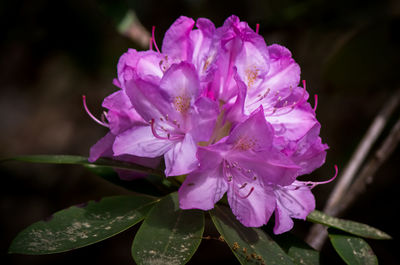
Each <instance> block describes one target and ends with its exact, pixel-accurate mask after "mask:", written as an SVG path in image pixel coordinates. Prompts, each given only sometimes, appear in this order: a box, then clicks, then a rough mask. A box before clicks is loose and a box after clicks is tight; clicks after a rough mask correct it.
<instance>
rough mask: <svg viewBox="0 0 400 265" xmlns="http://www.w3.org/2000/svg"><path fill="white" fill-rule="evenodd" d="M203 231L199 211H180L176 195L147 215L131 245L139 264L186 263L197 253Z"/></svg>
mask: <svg viewBox="0 0 400 265" xmlns="http://www.w3.org/2000/svg"><path fill="white" fill-rule="evenodd" d="M203 231H204V215H203V212H202V211H199V210H181V209H179V203H178V196H177V193H172V194H170V195H168V196H166V197H165V198H164V199H162V200H161V201H160V202H159V203H158V204H157V205H156V206H155V207H154V208H153V209H152V210H151V211H150V212H149V214H148V216H147V218H146V220H145V221H144V222H143V224H142V225H141V227H140V229H139V231H138V232H137V234H136V236H135V239H134V241H133V244H132V256H133V258H134V260H135V262H136V263H137V264H140V265H142V264H149V265H150V264H151V265H154V264H162V265H169V264H174V265H177V264H185V263H186V262H188V261H189V259H190V258H191V257H192V256H193V254H194V253H195V252H196V250H197V248H198V246H199V245H200V242H201V237H202V235H203Z"/></svg>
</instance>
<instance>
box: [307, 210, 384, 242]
mask: <svg viewBox="0 0 400 265" xmlns="http://www.w3.org/2000/svg"><path fill="white" fill-rule="evenodd" d="M307 220H308V221H310V222H313V223H318V224H323V225H326V226H329V227H334V228H336V229H339V230H342V231H345V232H348V233H350V234H353V235H356V236H361V237H365V238H372V239H391V237H390V236H389V235H388V234H386V233H385V232H382V231H381V230H379V229H376V228H374V227H371V226H369V225H366V224H362V223H358V222H354V221H348V220H344V219H339V218H336V217H332V216H329V215H327V214H325V213H323V212H320V211H316V210H315V211H313V212H311V213H310V214H309V215H308V216H307Z"/></svg>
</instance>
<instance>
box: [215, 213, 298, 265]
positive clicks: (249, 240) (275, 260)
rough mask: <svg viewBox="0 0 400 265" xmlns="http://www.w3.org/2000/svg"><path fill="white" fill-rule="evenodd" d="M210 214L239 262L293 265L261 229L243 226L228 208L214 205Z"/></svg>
mask: <svg viewBox="0 0 400 265" xmlns="http://www.w3.org/2000/svg"><path fill="white" fill-rule="evenodd" d="M210 215H211V218H212V220H213V222H214V224H215V227H216V228H217V230H218V232H219V233H220V234H221V235H222V236H223V237H224V239H225V241H226V243H227V244H228V245H229V247H230V248H231V250H232V251H233V254H235V256H236V258H237V259H238V260H239V262H240V263H241V264H268V265H269V264H279V265H286V264H287V265H289V264H290V265H293V262H292V261H291V259H290V257H289V256H287V255H286V253H285V252H284V251H283V250H282V249H281V248H280V247H279V245H278V244H277V243H275V241H273V240H272V239H271V238H270V237H269V236H268V235H267V234H266V233H264V232H263V231H262V230H261V229H257V228H251V227H245V226H243V225H242V224H241V223H240V222H239V221H237V220H236V217H235V216H234V215H233V214H232V211H231V210H230V209H229V208H227V207H224V206H217V205H216V206H215V208H214V209H213V210H211V211H210Z"/></svg>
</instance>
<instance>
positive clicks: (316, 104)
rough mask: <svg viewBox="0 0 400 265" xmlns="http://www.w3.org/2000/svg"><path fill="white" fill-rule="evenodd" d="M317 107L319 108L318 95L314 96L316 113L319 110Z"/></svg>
mask: <svg viewBox="0 0 400 265" xmlns="http://www.w3.org/2000/svg"><path fill="white" fill-rule="evenodd" d="M317 106H318V95H317V94H315V95H314V108H313V111H314V112H315V111H316V110H317Z"/></svg>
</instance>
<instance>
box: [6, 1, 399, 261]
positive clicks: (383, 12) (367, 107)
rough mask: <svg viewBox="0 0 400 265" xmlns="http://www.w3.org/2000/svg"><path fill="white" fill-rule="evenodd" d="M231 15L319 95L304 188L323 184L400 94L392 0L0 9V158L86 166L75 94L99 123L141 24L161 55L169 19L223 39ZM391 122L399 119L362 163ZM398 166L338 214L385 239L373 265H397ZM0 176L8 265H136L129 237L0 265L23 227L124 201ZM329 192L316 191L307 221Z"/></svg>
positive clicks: (97, 131)
mask: <svg viewBox="0 0 400 265" xmlns="http://www.w3.org/2000/svg"><path fill="white" fill-rule="evenodd" d="M129 10H130V12H128V11H129ZM231 14H236V15H238V16H239V17H240V19H241V20H244V21H247V22H248V23H249V25H250V26H251V27H253V28H255V26H256V24H257V23H259V24H260V34H261V35H263V36H264V38H265V40H266V42H267V44H272V43H278V44H281V45H283V46H286V47H287V48H289V49H290V50H291V51H292V54H293V57H294V58H295V60H296V61H297V62H298V63H299V64H300V66H301V69H302V79H305V80H307V89H308V91H309V93H310V94H311V95H313V94H318V96H319V103H318V109H317V118H318V119H319V121H320V122H321V124H322V129H321V136H322V138H323V141H324V142H326V143H328V145H329V146H330V149H329V151H328V156H327V161H326V164H325V165H324V166H323V167H322V168H321V169H318V170H317V171H315V172H314V173H313V174H312V175H311V176H309V178H311V179H312V180H315V181H318V180H325V179H328V178H330V177H331V176H332V175H333V171H334V170H333V165H334V164H337V165H338V166H339V170H340V169H343V168H344V167H345V165H346V163H347V162H348V160H349V158H350V156H351V154H352V152H353V151H354V149H355V148H356V146H357V144H358V143H359V141H360V140H361V138H362V137H363V135H364V134H365V132H366V130H367V129H368V127H369V125H370V124H371V122H372V121H373V119H374V117H375V116H376V115H377V113H378V112H379V111H380V109H381V108H382V107H383V106H385V105H386V104H387V102H388V101H389V100H390V99H391V98H392V97H393V95H394V93H395V92H396V91H398V90H399V88H400V82H399V77H400V76H399V70H400V49H399V48H400V1H397V0H381V1H378V0H364V1H349V0H336V1H322V0H306V1H295V0H283V1H270V0H266V1H255V0H248V1H237V0H230V1H229V2H228V1H211V0H197V1H196V0H179V1H172V0H169V1H155V0H148V1H135V0H126V1H121V0H119V1H111V0H110V1H105V0H99V1H95V0H85V1H81V0H80V1H78V0H69V1H67V0H60V1H50V0H36V1H28V0H27V1H23V0H19V1H1V2H0V26H1V37H0V89H1V96H0V120H1V122H0V131H1V135H2V137H1V138H0V146H1V149H0V156H1V157H10V156H13V155H22V154H74V155H84V156H86V155H88V150H89V148H90V146H92V145H93V144H94V143H95V142H96V141H97V140H98V139H100V138H101V137H102V136H103V135H104V134H105V133H106V129H105V128H103V127H101V126H99V125H97V124H96V123H94V122H93V121H92V120H91V119H90V118H89V117H88V115H87V114H86V113H85V111H84V109H83V107H82V100H81V97H82V95H83V94H85V95H86V96H87V103H88V106H89V108H90V109H91V111H92V112H93V113H94V114H95V115H96V116H100V114H101V112H102V109H101V102H102V99H103V98H104V97H105V96H107V95H108V94H110V93H112V92H113V91H115V90H116V88H115V87H114V86H113V85H112V80H113V78H114V77H116V65H117V62H118V59H119V56H121V54H122V53H124V52H125V51H126V50H127V49H128V48H135V49H145V48H147V43H148V38H149V36H148V31H150V30H151V27H152V26H153V25H155V26H156V40H157V43H158V46H161V43H162V37H163V35H164V32H165V31H166V30H167V29H168V27H169V26H170V25H171V23H172V22H173V21H174V20H175V19H176V18H178V17H179V16H180V15H186V16H189V17H193V18H194V19H196V18H198V17H207V18H209V19H211V20H212V21H213V22H214V23H215V25H216V26H221V25H222V23H223V21H224V20H225V19H226V18H227V17H228V16H230V15H231ZM132 23H133V24H132ZM311 101H312V99H311ZM399 114H400V110H399V108H397V109H396V110H395V112H394V114H393V115H392V116H391V118H390V119H389V121H388V124H387V127H385V130H384V131H383V133H382V135H381V136H380V137H379V138H378V141H377V143H376V144H375V145H374V146H373V150H372V152H371V153H370V154H369V157H370V156H372V155H373V153H374V150H376V149H377V148H378V147H379V145H380V144H381V142H382V141H383V140H384V139H385V138H386V136H387V135H388V132H389V131H390V128H391V127H392V126H393V124H394V123H395V122H396V120H397V119H398V117H399ZM399 164H400V149H399V148H396V149H395V151H394V152H393V154H392V155H391V156H390V158H389V159H388V160H387V161H386V162H385V163H384V164H383V165H382V166H381V167H380V168H379V170H378V172H377V173H376V174H375V177H374V180H373V181H372V183H371V184H370V185H369V186H368V187H367V190H366V192H364V193H363V194H362V195H361V196H359V197H358V199H357V201H356V203H355V204H353V205H352V206H351V207H350V208H349V209H348V210H347V211H346V212H345V213H344V214H343V215H342V217H344V218H348V219H352V220H355V221H360V222H363V223H367V224H369V225H372V226H374V227H377V228H379V229H381V230H383V231H385V232H387V233H389V234H390V235H391V236H392V237H393V238H394V240H391V241H374V240H367V241H368V243H370V245H371V246H372V248H373V250H374V252H375V253H376V255H377V256H378V258H379V261H380V263H381V264H400V258H398V257H397V256H398V255H396V254H397V253H396V251H398V247H399V246H400V241H399V236H400V229H399V227H398V224H399V222H398V219H396V216H397V211H398V210H399V202H400V199H399V198H398V197H397V195H398V189H399V187H400V178H399V177H400V175H399V173H398V168H397V166H398V165H399ZM0 174H1V180H2V184H1V186H0V187H1V188H0V189H1V190H0V212H1V219H0V233H1V238H2V239H1V244H0V247H1V255H2V258H1V259H2V260H4V261H6V263H7V264H54V263H57V264H70V263H71V262H82V261H90V262H92V263H94V264H134V262H133V260H132V259H131V257H130V245H131V241H132V239H133V234H134V233H135V230H136V229H137V227H134V228H132V229H130V230H128V231H126V232H124V233H122V234H121V235H118V236H117V237H115V238H112V239H109V240H106V241H104V242H102V243H99V244H95V245H93V246H90V247H87V248H83V249H79V250H75V251H71V252H68V253H63V254H55V255H48V256H22V255H7V254H6V252H7V248H8V246H9V244H10V243H11V240H12V239H13V238H14V237H15V236H16V234H17V233H18V232H19V231H21V230H22V229H23V228H25V227H26V226H28V225H30V224H31V223H33V222H36V221H39V220H42V219H44V218H45V217H47V216H49V215H50V214H52V213H53V212H55V211H58V210H61V209H63V208H66V207H68V206H70V205H73V204H77V203H80V202H84V201H88V200H91V199H98V198H101V197H103V196H108V195H115V194H127V193H128V192H127V191H125V190H123V189H122V188H119V187H117V186H114V185H112V184H109V183H107V182H105V181H104V180H102V179H100V178H98V177H96V176H95V175H93V174H92V173H90V172H89V171H87V170H85V169H83V168H81V167H78V166H57V165H37V164H25V163H20V162H7V163H1V164H0ZM333 186H334V183H330V184H327V185H322V186H319V187H317V188H315V189H314V193H315V195H316V198H317V209H322V208H323V206H324V204H325V202H326V200H327V196H328V195H329V192H330V191H331V189H332V188H333ZM308 229H309V224H308V223H305V222H301V221H299V222H297V223H296V225H295V229H294V231H293V232H294V233H295V234H297V235H298V236H300V237H305V236H306V235H307V231H308ZM209 232H210V233H213V231H209ZM323 255H324V257H325V258H323V259H322V261H323V263H322V264H343V263H342V261H341V260H340V258H339V257H338V256H337V254H335V253H334V251H333V250H332V246H331V245H330V243H329V242H328V243H326V244H325V246H324V248H323ZM189 264H238V263H237V261H236V260H235V259H234V258H233V255H232V254H231V253H230V250H229V249H228V248H227V247H226V246H224V244H222V243H220V242H214V241H212V240H208V241H207V240H205V241H204V242H203V243H202V244H201V247H200V251H199V252H198V253H196V254H195V256H194V257H193V259H192V261H190V262H189Z"/></svg>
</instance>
